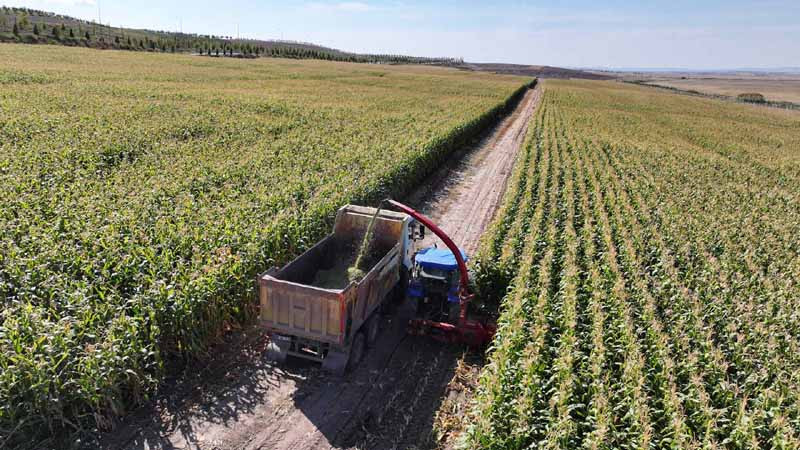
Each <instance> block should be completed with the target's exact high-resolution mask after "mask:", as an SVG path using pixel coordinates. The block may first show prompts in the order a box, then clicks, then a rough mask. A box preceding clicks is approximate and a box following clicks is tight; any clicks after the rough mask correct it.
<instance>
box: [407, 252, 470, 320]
mask: <svg viewBox="0 0 800 450" xmlns="http://www.w3.org/2000/svg"><path fill="white" fill-rule="evenodd" d="M459 251H460V252H461V257H462V258H463V260H464V261H466V260H467V255H466V253H464V251H463V250H461V249H459ZM459 280H460V273H459V270H458V262H457V261H456V257H455V256H454V255H453V252H451V251H450V250H448V249H439V248H436V247H428V248H424V249H422V250H420V251H418V252H417V253H416V255H415V256H414V265H413V267H412V270H411V277H410V280H409V283H408V290H407V292H406V294H407V297H408V301H409V302H410V303H411V307H412V309H414V311H415V313H416V317H417V318H419V319H426V320H433V321H441V322H447V323H451V324H456V323H457V322H458V315H459V310H460V296H459V290H460V287H461V286H459V284H460V281H459Z"/></svg>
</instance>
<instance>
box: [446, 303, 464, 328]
mask: <svg viewBox="0 0 800 450" xmlns="http://www.w3.org/2000/svg"><path fill="white" fill-rule="evenodd" d="M460 313H461V304H459V303H455V302H450V304H449V305H448V308H447V322H449V323H452V324H453V325H458V315H459V314H460Z"/></svg>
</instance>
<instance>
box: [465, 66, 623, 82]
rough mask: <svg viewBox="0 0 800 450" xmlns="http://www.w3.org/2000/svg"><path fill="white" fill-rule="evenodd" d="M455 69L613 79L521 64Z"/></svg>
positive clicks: (570, 70)
mask: <svg viewBox="0 0 800 450" xmlns="http://www.w3.org/2000/svg"><path fill="white" fill-rule="evenodd" d="M456 67H458V68H460V69H465V70H480V71H484V72H494V73H501V74H507V75H522V76H527V77H538V78H582V79H586V80H612V79H614V78H615V77H613V76H611V75H606V74H599V73H595V72H588V71H585V70H577V69H564V68H561V67H552V66H529V65H523V64H499V63H497V64H495V63H463V64H458V65H457V66H456Z"/></svg>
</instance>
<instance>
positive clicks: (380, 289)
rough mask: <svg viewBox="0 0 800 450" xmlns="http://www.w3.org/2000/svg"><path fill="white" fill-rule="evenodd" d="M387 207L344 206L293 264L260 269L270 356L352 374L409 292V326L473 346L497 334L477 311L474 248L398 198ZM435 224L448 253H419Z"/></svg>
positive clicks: (414, 331) (411, 330)
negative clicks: (363, 255)
mask: <svg viewBox="0 0 800 450" xmlns="http://www.w3.org/2000/svg"><path fill="white" fill-rule="evenodd" d="M381 206H384V208H369V207H363V206H355V205H346V206H343V207H342V208H340V209H339V210H338V212H337V214H336V220H335V222H334V226H333V232H332V233H331V234H329V235H328V236H326V237H325V238H323V239H322V240H321V241H319V242H318V243H317V244H316V245H314V246H313V247H311V248H310V249H308V250H307V251H306V252H304V253H303V254H301V255H300V256H298V257H297V258H295V259H294V260H292V261H291V262H289V263H288V264H286V265H285V266H284V267H282V268H280V269H279V268H277V267H273V268H272V269H270V270H268V271H267V272H265V273H263V274H261V275H260V276H259V280H258V282H259V301H260V304H261V323H262V325H263V326H264V327H265V328H266V329H267V331H268V333H269V336H270V342H269V345H268V348H267V358H269V359H271V360H273V361H276V362H283V361H285V360H286V358H287V357H288V356H290V355H291V356H295V357H299V358H305V359H310V360H312V361H319V362H321V363H322V367H323V368H324V369H326V370H329V371H331V372H334V373H337V374H344V372H345V371H347V370H348V369H349V368H352V367H354V366H356V365H357V364H358V363H359V362H360V360H361V358H362V356H363V355H364V352H365V349H366V348H367V347H371V346H373V345H375V344H376V342H377V339H378V334H379V332H380V325H381V321H380V314H379V312H380V311H381V309H383V306H385V305H387V304H388V303H389V302H391V301H392V300H398V301H399V300H403V299H405V298H406V297H408V298H409V299H410V300H411V301H413V302H416V303H417V305H416V306H417V307H415V308H414V309H415V311H416V312H417V314H416V317H414V318H413V319H412V320H411V321H409V323H408V328H407V331H408V332H409V333H411V334H414V335H431V336H433V337H434V338H436V339H439V340H441V341H444V342H448V343H463V344H467V345H470V346H482V345H485V344H486V343H488V342H489V341H490V340H491V338H492V336H493V335H494V332H495V326H494V325H493V324H489V323H487V322H486V321H484V320H476V319H470V318H468V304H469V302H470V301H471V300H472V298H473V297H474V296H473V294H471V293H470V291H469V275H468V272H467V267H466V259H467V256H466V254H465V253H464V252H463V251H462V250H461V249H459V248H458V247H457V246H456V245H455V243H454V242H453V241H452V240H451V239H450V237H449V236H447V234H445V233H444V232H443V231H442V230H441V229H440V228H439V227H438V226H437V225H436V224H435V223H433V222H432V221H431V220H430V219H429V218H427V217H426V216H424V215H423V214H421V213H419V212H417V211H415V210H413V209H411V208H410V207H408V206H406V205H403V204H402V203H399V202H397V201H394V200H391V199H387V200H384V202H382V203H381ZM385 206H388V207H390V208H394V209H397V210H399V211H391V210H388V209H386V208H385ZM373 220H374V224H373V225H372V226H373V228H374V229H373V231H372V234H371V238H370V239H369V242H370V245H369V248H370V252H369V254H370V255H369V256H370V258H367V260H368V262H367V264H366V266H365V267H364V268H365V270H364V274H363V277H358V278H356V279H351V278H350V277H348V269H349V268H350V266H351V265H352V258H350V256H351V255H352V254H353V249H354V248H356V247H358V246H359V245H358V243H359V242H360V241H361V240H362V239H363V236H365V235H366V234H367V229H368V228H369V227H370V223H371V222H372V221H373ZM426 229H428V230H430V231H432V232H433V233H434V234H435V235H436V236H437V237H439V239H441V241H442V242H443V243H444V245H445V246H446V247H447V248H448V249H449V252H442V251H439V250H437V249H433V248H426V249H422V250H420V251H419V252H417V248H416V247H417V242H418V241H420V240H422V239H424V238H425V231H426ZM418 255H419V261H415V259H416V258H417V256H418ZM456 271H457V272H456ZM409 281H411V282H409ZM423 304H424V306H422V305H423Z"/></svg>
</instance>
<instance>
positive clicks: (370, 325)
mask: <svg viewBox="0 0 800 450" xmlns="http://www.w3.org/2000/svg"><path fill="white" fill-rule="evenodd" d="M380 327H381V316H380V314H378V313H377V312H374V313H372V317H370V318H369V320H367V323H366V324H365V325H364V332H365V333H366V334H367V347H370V348H372V347H374V346H375V343H376V342H378V333H379V332H380V331H381V328H380Z"/></svg>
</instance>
